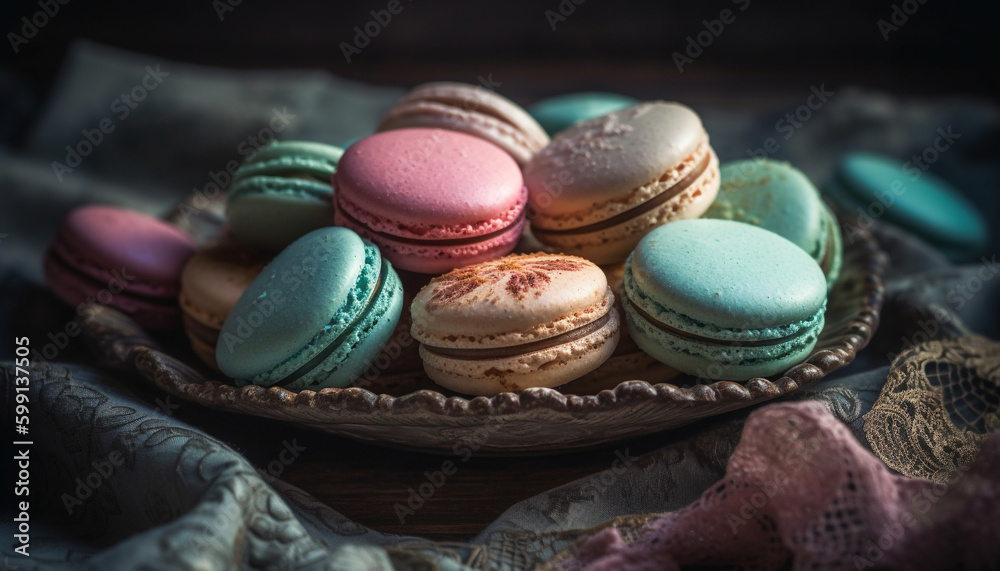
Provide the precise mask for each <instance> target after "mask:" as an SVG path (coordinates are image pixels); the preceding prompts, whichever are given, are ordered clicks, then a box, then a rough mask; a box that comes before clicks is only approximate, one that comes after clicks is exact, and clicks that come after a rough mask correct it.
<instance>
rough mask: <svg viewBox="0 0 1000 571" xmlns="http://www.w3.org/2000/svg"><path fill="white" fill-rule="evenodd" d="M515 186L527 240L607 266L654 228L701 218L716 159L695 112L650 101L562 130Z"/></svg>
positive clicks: (715, 186) (712, 189)
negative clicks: (527, 223) (524, 211)
mask: <svg viewBox="0 0 1000 571" xmlns="http://www.w3.org/2000/svg"><path fill="white" fill-rule="evenodd" d="M524 183H525V186H527V187H528V193H529V195H530V205H529V218H530V219H531V232H532V234H533V235H534V236H535V238H537V239H538V240H539V241H540V242H542V243H544V244H546V245H547V246H549V247H550V248H552V249H553V250H555V251H558V252H564V253H567V254H574V255H578V256H583V257H585V258H587V259H589V260H591V261H593V262H596V263H598V264H610V263H617V262H622V261H624V260H625V258H626V257H627V256H628V254H629V252H631V251H632V250H633V249H634V248H635V245H636V244H638V243H639V240H640V239H641V238H642V237H643V236H644V235H646V234H647V233H648V232H649V231H650V230H652V229H653V228H655V227H657V226H659V225H661V224H665V223H667V222H671V221H673V220H682V219H686V218H697V217H699V216H701V214H702V213H703V212H705V210H707V209H708V207H709V206H710V205H711V204H712V201H713V200H714V199H715V196H716V194H717V193H718V191H719V159H718V158H717V157H716V156H715V152H714V151H713V150H712V147H711V146H709V142H708V134H707V133H706V132H705V129H704V128H703V127H702V124H701V119H699V118H698V115H697V114H696V113H695V112H694V111H692V110H691V109H690V108H688V107H686V106H684V105H681V104H679V103H669V102H666V101H651V102H646V103H640V104H639V105H635V106H632V107H628V108H625V109H622V110H619V111H615V112H613V113H609V114H607V115H604V116H601V117H596V118H594V119H590V120H587V121H583V122H581V123H577V124H576V125H574V126H572V127H570V128H569V129H567V130H566V131H563V132H562V133H560V134H559V135H557V136H556V137H555V139H553V140H552V142H551V143H550V144H549V145H548V146H547V147H545V148H544V149H543V150H542V151H541V152H539V153H538V154H536V155H535V156H534V158H532V160H531V161H530V162H529V163H528V164H527V165H526V166H525V168H524Z"/></svg>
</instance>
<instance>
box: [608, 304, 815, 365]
mask: <svg viewBox="0 0 1000 571" xmlns="http://www.w3.org/2000/svg"><path fill="white" fill-rule="evenodd" d="M625 319H626V322H627V323H628V329H629V333H630V334H631V336H632V338H633V339H634V340H635V342H636V344H637V345H638V346H639V347H640V348H641V349H642V350H643V351H645V352H646V353H648V354H649V355H650V356H652V357H653V358H655V359H656V360H658V361H660V362H662V363H666V364H667V365H669V366H671V367H673V368H675V369H678V370H680V371H683V372H685V373H688V374H691V375H694V376H697V377H700V378H705V379H713V380H730V381H746V380H749V379H752V378H755V377H770V376H772V375H776V374H778V373H782V372H784V371H786V370H788V369H789V368H791V367H793V366H795V365H797V364H798V363H801V362H802V361H803V360H805V359H806V358H807V357H808V356H809V355H810V353H811V352H812V350H813V348H815V346H816V341H817V339H818V338H819V334H820V332H821V331H822V330H823V325H824V323H825V321H824V318H823V314H822V312H820V313H819V314H818V315H817V317H816V318H814V319H813V320H812V322H811V324H810V326H809V328H808V332H807V333H806V334H804V335H802V336H800V337H798V338H796V339H794V340H791V341H787V342H784V343H778V344H775V345H765V346H760V347H749V346H744V347H738V346H728V347H727V346H720V345H717V344H711V343H702V342H698V341H695V340H691V339H686V338H684V337H679V336H677V335H671V334H669V333H666V332H665V331H663V330H661V329H659V328H658V327H656V326H655V325H653V324H651V323H650V322H649V321H647V320H646V319H645V318H644V317H642V316H641V315H639V314H638V312H636V310H635V308H634V307H633V306H632V305H631V304H630V303H628V302H626V303H625Z"/></svg>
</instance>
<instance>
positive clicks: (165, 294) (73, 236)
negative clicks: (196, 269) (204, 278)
mask: <svg viewBox="0 0 1000 571" xmlns="http://www.w3.org/2000/svg"><path fill="white" fill-rule="evenodd" d="M196 249H197V246H196V245H195V243H194V242H193V241H192V240H191V238H189V237H188V236H187V235H185V234H184V233H183V232H181V231H180V230H178V229H177V228H174V227H173V226H170V225H169V224H167V223H166V222H163V221H161V220H158V219H156V218H153V217H151V216H148V215H146V214H142V213H140V212H135V211H132V210H128V209H125V208H118V207H114V206H84V207H80V208H77V209H75V210H73V211H72V212H70V214H69V216H67V217H66V219H65V220H64V221H63V223H62V226H61V227H60V229H59V231H58V232H57V233H56V236H55V239H54V240H53V243H52V246H51V247H50V248H49V251H48V253H47V254H46V256H45V277H46V279H47V280H48V282H49V286H51V288H52V291H54V292H55V293H56V295H58V296H59V297H60V298H61V299H62V300H63V301H65V302H66V303H69V304H70V305H74V306H79V305H80V304H83V303H87V302H91V303H100V304H102V305H108V306H111V307H114V308H116V309H118V310H120V311H122V312H124V313H126V314H128V315H129V316H130V317H132V319H134V320H135V321H136V323H138V324H139V325H141V326H143V327H146V328H149V329H165V328H168V327H172V326H174V325H177V324H178V323H179V320H180V309H179V306H178V304H177V295H178V292H179V290H180V276H181V270H183V268H184V264H185V262H187V260H188V258H190V257H191V256H192V255H193V254H194V253H195V250H196Z"/></svg>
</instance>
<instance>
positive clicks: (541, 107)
mask: <svg viewBox="0 0 1000 571" xmlns="http://www.w3.org/2000/svg"><path fill="white" fill-rule="evenodd" d="M638 103H639V101H638V100H637V99H635V98H633V97H629V96H627V95H618V94H616V93H603V92H584V93H569V94H566V95H558V96H555V97H549V98H547V99H544V100H542V101H538V102H536V103H534V104H533V105H531V106H530V107H528V113H530V114H531V116H532V117H534V118H535V120H536V121H538V123H539V124H540V125H541V126H542V128H544V129H545V131H546V132H548V133H549V134H550V135H554V134H556V133H558V132H560V131H562V130H564V129H567V128H568V127H569V126H570V125H572V124H574V123H577V122H579V121H585V120H587V119H592V118H594V117H600V116H601V115H605V114H608V113H611V112H612V111H617V110H619V109H623V108H625V107H631V106H633V105H637V104H638Z"/></svg>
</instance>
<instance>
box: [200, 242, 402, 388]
mask: <svg viewBox="0 0 1000 571" xmlns="http://www.w3.org/2000/svg"><path fill="white" fill-rule="evenodd" d="M402 310H403V286H402V284H401V283H400V280H399V277H398V276H397V275H396V272H395V271H394V270H393V268H392V266H391V265H390V264H389V262H388V261H386V260H385V259H384V258H383V257H382V255H381V253H380V252H379V250H378V248H377V247H376V246H375V245H374V244H372V243H370V242H368V241H366V240H364V239H362V238H361V237H360V236H358V235H357V234H355V233H354V232H353V231H351V230H348V229H347V228H340V227H328V228H320V229H318V230H314V231H312V232H310V233H308V234H306V235H305V236H302V237H301V238H299V239H298V240H296V241H295V242H293V243H292V244H291V245H290V246H288V247H287V248H285V249H284V250H283V251H282V252H281V253H280V254H278V255H277V256H276V257H275V258H274V259H273V260H272V261H271V262H270V263H269V264H268V265H267V266H265V267H264V270H263V271H262V272H261V273H260V274H259V275H258V276H257V278H256V279H254V281H253V283H251V284H250V287H249V288H247V290H246V292H245V293H244V294H243V295H242V297H240V299H239V301H237V302H236V306H235V307H234V308H233V310H232V312H231V313H230V314H229V316H228V317H227V318H226V322H225V323H224V324H223V326H222V330H221V332H220V334H219V341H218V343H217V345H216V350H215V356H216V360H217V361H218V364H219V369H220V370H221V371H222V372H223V373H225V374H226V375H227V376H229V377H231V378H232V379H233V380H235V381H236V384H237V385H239V386H244V385H247V384H254V385H261V386H265V387H270V386H279V387H284V388H287V389H292V390H300V389H314V390H315V389H320V388H324V387H346V386H348V385H349V384H351V382H352V381H354V380H355V379H356V378H357V377H358V376H359V375H361V374H362V373H363V372H364V371H365V369H366V368H367V367H368V366H369V365H370V364H371V363H372V361H373V360H374V359H375V357H376V356H378V354H379V351H381V350H382V348H383V347H384V346H385V345H386V343H388V341H389V338H390V336H391V335H392V332H393V330H394V329H395V327H396V325H397V323H398V322H399V318H400V314H401V313H402Z"/></svg>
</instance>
